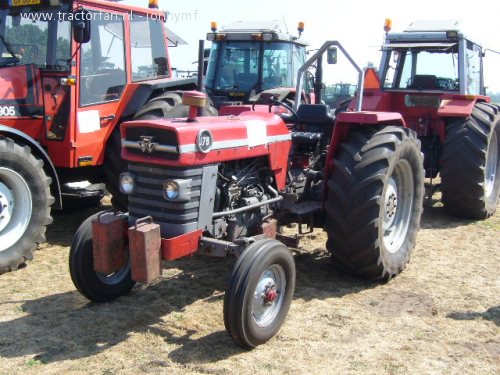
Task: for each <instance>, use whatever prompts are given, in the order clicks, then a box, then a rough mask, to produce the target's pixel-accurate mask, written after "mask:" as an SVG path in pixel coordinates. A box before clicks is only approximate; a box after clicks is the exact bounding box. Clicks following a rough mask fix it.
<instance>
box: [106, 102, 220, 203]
mask: <svg viewBox="0 0 500 375" xmlns="http://www.w3.org/2000/svg"><path fill="white" fill-rule="evenodd" d="M181 95H182V93H181V92H166V93H163V94H162V95H159V96H156V97H153V98H151V99H150V100H149V101H148V102H147V103H146V104H144V107H142V108H141V110H139V112H137V113H136V114H135V116H134V118H133V119H134V120H141V119H156V118H176V117H187V116H188V113H189V107H188V106H184V105H182V96H181ZM201 115H202V116H217V110H216V109H215V108H214V107H213V106H212V103H211V101H210V100H208V103H207V106H206V107H205V108H203V110H202V113H201ZM121 147H122V145H121V136H120V128H119V126H117V127H116V128H115V130H114V131H113V133H112V134H111V137H110V138H109V140H108V143H107V145H106V153H105V156H104V165H103V169H104V172H105V174H106V188H107V189H108V191H109V192H110V193H111V195H112V198H111V204H112V205H113V207H114V208H116V209H117V210H119V211H123V212H126V211H127V210H128V197H127V195H125V194H123V193H122V192H121V191H120V186H119V184H120V182H119V176H120V173H123V172H125V171H126V170H127V163H126V162H125V161H123V160H122V158H121Z"/></svg>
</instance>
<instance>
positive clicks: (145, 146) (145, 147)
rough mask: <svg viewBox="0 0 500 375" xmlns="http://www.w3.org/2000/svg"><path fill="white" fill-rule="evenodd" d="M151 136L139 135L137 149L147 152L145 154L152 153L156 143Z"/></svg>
mask: <svg viewBox="0 0 500 375" xmlns="http://www.w3.org/2000/svg"><path fill="white" fill-rule="evenodd" d="M153 138H154V137H152V136H149V135H141V137H140V141H139V147H140V148H141V151H142V152H147V153H149V154H150V153H152V152H153V151H154V149H155V147H156V145H157V144H158V143H154V142H153Z"/></svg>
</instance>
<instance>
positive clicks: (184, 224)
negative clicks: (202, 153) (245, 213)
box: [128, 162, 203, 238]
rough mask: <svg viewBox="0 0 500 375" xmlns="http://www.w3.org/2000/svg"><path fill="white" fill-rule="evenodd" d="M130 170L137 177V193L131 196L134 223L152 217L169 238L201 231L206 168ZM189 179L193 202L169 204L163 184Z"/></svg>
mask: <svg viewBox="0 0 500 375" xmlns="http://www.w3.org/2000/svg"><path fill="white" fill-rule="evenodd" d="M128 170H129V171H130V172H133V173H134V174H135V175H136V176H137V179H136V184H137V188H136V191H135V192H134V193H133V194H132V195H129V215H130V218H131V219H132V220H135V219H139V218H142V217H145V216H152V217H153V219H154V221H155V222H156V223H157V224H160V226H161V232H162V237H164V238H169V237H174V236H178V235H181V234H184V233H188V232H190V231H192V230H196V229H197V228H198V221H199V220H198V217H199V212H200V197H201V186H202V178H203V168H202V167H200V168H196V169H180V168H179V169H175V168H171V167H169V168H168V169H167V168H164V167H158V166H150V165H144V164H138V163H133V162H130V163H129V168H128ZM173 179H190V180H191V182H192V183H191V199H190V200H188V201H182V202H175V201H174V202H172V201H167V200H166V199H165V198H164V196H163V184H164V182H165V181H167V180H173Z"/></svg>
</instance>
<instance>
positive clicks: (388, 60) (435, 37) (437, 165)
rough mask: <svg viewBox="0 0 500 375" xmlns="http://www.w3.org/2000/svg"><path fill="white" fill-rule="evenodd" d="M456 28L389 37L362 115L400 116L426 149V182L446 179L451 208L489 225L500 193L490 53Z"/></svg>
mask: <svg viewBox="0 0 500 375" xmlns="http://www.w3.org/2000/svg"><path fill="white" fill-rule="evenodd" d="M458 26H459V24H458V22H456V21H453V22H445V23H443V22H439V23H437V22H428V21H427V22H425V21H419V22H414V23H412V24H411V25H410V27H409V28H408V29H407V30H405V31H404V32H402V33H388V34H387V37H386V41H385V43H384V45H383V46H382V52H383V54H382V61H381V64H380V69H379V72H378V73H379V77H380V82H378V80H377V77H375V75H374V74H370V77H371V82H370V84H369V87H370V88H369V89H365V92H364V100H363V109H364V110H366V111H390V112H398V113H400V114H401V116H402V118H403V120H404V122H405V124H406V126H407V127H409V128H410V129H413V130H414V131H415V132H416V133H417V135H418V137H419V139H420V141H421V143H422V151H423V153H424V155H425V172H426V177H428V178H431V179H433V178H435V177H436V176H437V175H438V174H439V175H440V177H441V184H440V189H441V191H442V202H443V204H444V207H445V209H446V210H447V211H448V212H450V213H451V214H454V215H457V216H459V217H464V218H470V219H485V218H487V217H489V216H491V215H493V213H494V212H495V209H496V207H497V204H498V197H499V193H500V173H499V171H500V152H499V150H500V111H499V106H497V105H493V104H491V103H490V98H489V97H487V96H485V87H484V80H483V62H482V60H483V57H484V54H485V53H484V51H483V49H482V48H481V47H480V46H479V45H478V44H476V43H474V42H472V41H471V40H469V39H467V38H466V37H465V36H464V35H463V34H462V33H461V32H460V30H459V28H458ZM389 30H390V27H389V25H386V31H389ZM371 73H373V72H371ZM352 108H354V103H353V105H352Z"/></svg>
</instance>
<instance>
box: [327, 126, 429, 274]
mask: <svg viewBox="0 0 500 375" xmlns="http://www.w3.org/2000/svg"><path fill="white" fill-rule="evenodd" d="M423 198H424V173H423V157H422V153H421V152H420V141H419V140H418V139H417V137H416V134H415V133H414V132H413V131H411V130H409V129H404V128H402V127H400V126H387V127H384V128H382V129H373V128H368V127H365V128H361V129H358V130H353V131H351V133H350V134H349V138H348V140H347V141H346V142H345V143H342V144H341V146H340V152H339V154H338V156H337V158H336V159H335V160H334V170H333V173H332V174H331V176H330V178H329V180H328V195H327V200H326V202H325V231H326V232H327V234H328V241H327V248H328V250H329V251H330V253H331V255H332V260H333V263H334V266H335V267H337V268H338V269H340V270H341V271H343V272H347V273H350V274H354V275H357V276H362V277H366V278H369V279H374V280H387V279H390V278H392V277H393V276H395V275H396V274H398V273H399V272H401V271H402V270H403V268H404V267H405V266H406V264H407V263H408V261H409V259H410V255H411V252H412V250H413V248H414V247H415V242H416V236H417V231H418V229H419V227H420V217H421V215H422V211H423V207H422V206H423Z"/></svg>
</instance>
